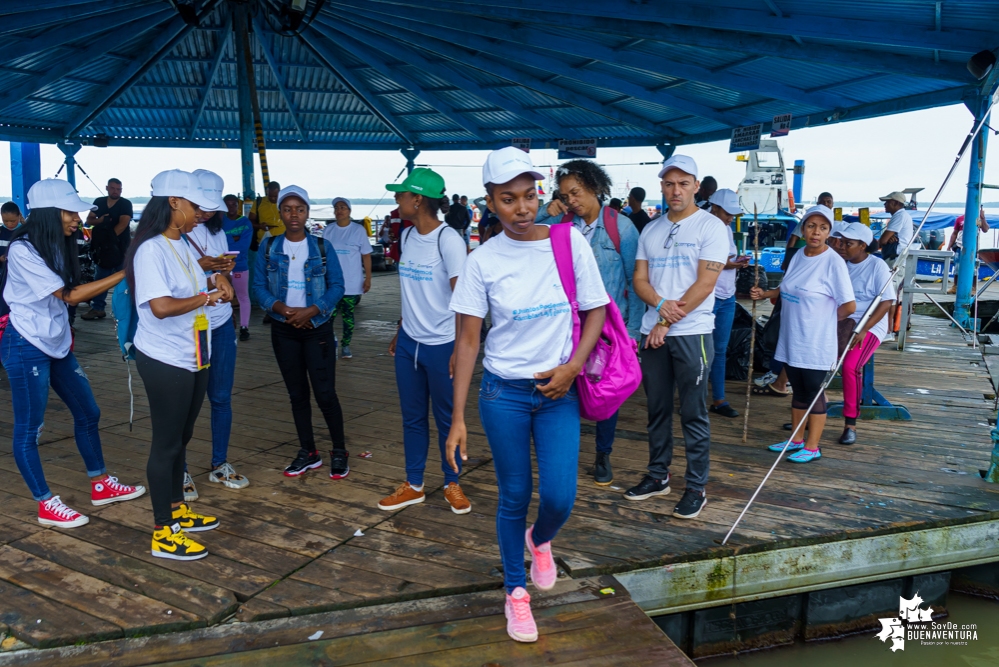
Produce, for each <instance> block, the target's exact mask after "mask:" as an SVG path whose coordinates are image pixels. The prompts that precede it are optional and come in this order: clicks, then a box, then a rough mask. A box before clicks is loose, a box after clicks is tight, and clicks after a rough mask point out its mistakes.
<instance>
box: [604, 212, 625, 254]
mask: <svg viewBox="0 0 999 667" xmlns="http://www.w3.org/2000/svg"><path fill="white" fill-rule="evenodd" d="M604 229H606V230H607V236H609V237H610V240H611V243H613V244H614V250H617V254H619V255H620V254H621V232H620V230H618V228H617V211H615V210H614V209H612V208H611V207H610V206H604Z"/></svg>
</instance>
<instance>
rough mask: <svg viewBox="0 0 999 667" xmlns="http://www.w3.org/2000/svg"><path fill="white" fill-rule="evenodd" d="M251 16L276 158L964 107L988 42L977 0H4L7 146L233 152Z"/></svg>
mask: <svg viewBox="0 0 999 667" xmlns="http://www.w3.org/2000/svg"><path fill="white" fill-rule="evenodd" d="M178 2H180V3H184V2H194V5H195V7H196V8H197V10H198V11H199V16H200V21H199V23H198V25H197V26H190V25H185V24H184V23H183V21H182V20H181V19H180V17H179V16H178V12H177V10H176V4H177V3H178ZM247 3H248V4H249V7H250V11H251V15H252V20H251V24H252V33H251V39H250V43H251V51H252V56H253V62H254V65H253V74H254V80H255V83H256V87H257V93H258V100H259V105H260V109H261V114H262V124H263V128H264V136H265V139H266V141H267V143H268V145H269V146H271V147H276V148H281V147H296V148H299V147H315V148H337V147H341V148H363V147H365V146H369V147H372V148H403V147H407V146H415V147H418V148H423V149H442V148H472V147H494V146H497V145H502V144H504V143H506V142H508V141H509V139H510V138H512V137H531V138H532V139H533V140H534V141H536V142H538V143H539V144H544V143H549V142H555V141H557V140H558V139H562V138H584V137H594V138H597V139H598V143H599V144H601V145H637V144H654V143H672V144H689V143H697V142H702V141H710V140H715V139H719V138H723V137H725V136H727V135H728V133H729V132H730V131H731V128H732V127H735V126H739V125H745V124H750V123H757V122H759V123H763V124H764V125H766V124H768V123H769V122H770V120H771V119H772V117H773V116H774V115H775V114H779V113H792V114H794V116H795V121H794V126H795V127H807V126H816V125H822V124H826V123H830V122H839V121H841V120H852V119H856V118H864V117H870V116H876V115H884V114H887V113H895V112H900V111H905V110H910V109H917V108H925V107H926V106H936V105H942V104H949V103H955V102H960V101H961V100H962V99H965V98H967V97H969V96H971V95H973V94H974V93H975V92H976V90H977V89H978V85H979V84H978V83H977V82H976V81H974V80H973V79H972V77H971V75H970V74H968V72H967V70H966V69H965V67H964V63H965V62H966V61H967V59H968V57H969V56H971V55H972V54H973V53H975V52H977V51H980V50H983V49H991V50H994V49H996V48H997V47H999V2H980V1H975V0H947V1H946V2H943V3H940V2H931V1H929V0H876V1H866V0H828V1H824V2H815V1H813V0H713V1H705V2H698V1H686V2H678V1H675V0H661V1H660V0H571V1H567V2H549V3H542V4H539V3H537V2H536V1H535V0H447V1H435V2H434V3H433V4H432V7H431V8H430V10H428V4H427V3H426V2H425V0H308V8H307V18H306V20H305V22H304V24H303V27H302V28H301V29H299V30H297V31H294V32H291V31H287V30H283V29H282V27H281V19H280V17H279V10H280V8H281V7H282V6H283V5H285V4H286V0H240V2H236V1H235V0H171V1H169V2H168V1H167V0H92V2H89V3H84V4H81V3H79V2H67V3H66V4H65V6H62V7H60V6H59V3H56V2H49V3H46V4H45V6H44V7H43V8H42V9H36V7H35V6H34V5H35V4H36V3H33V2H32V0H4V1H3V2H2V3H0V38H2V39H0V139H6V140H32V141H48V142H57V141H62V140H70V141H81V140H82V141H89V140H91V139H92V138H93V137H94V136H96V135H99V134H105V135H107V136H108V138H109V140H110V141H111V143H113V144H114V145H170V146H183V145H198V146H204V145H215V146H218V145H223V144H225V145H229V146H231V145H232V143H233V142H236V141H238V139H239V129H238V119H239V114H238V95H237V91H236V86H237V67H243V66H244V65H243V63H242V62H240V63H237V62H236V58H237V55H236V49H235V46H234V37H236V35H234V32H233V27H232V26H233V25H234V21H233V17H232V13H233V11H234V8H235V7H238V6H246V4H247ZM314 10H315V14H313V11H314Z"/></svg>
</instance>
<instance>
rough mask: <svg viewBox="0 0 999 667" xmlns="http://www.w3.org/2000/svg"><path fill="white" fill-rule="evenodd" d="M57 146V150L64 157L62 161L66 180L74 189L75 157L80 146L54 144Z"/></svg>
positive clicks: (61, 143) (62, 143)
mask: <svg viewBox="0 0 999 667" xmlns="http://www.w3.org/2000/svg"><path fill="white" fill-rule="evenodd" d="M56 145H57V146H59V150H61V151H62V154H63V155H65V156H66V159H65V160H64V162H65V164H66V180H67V181H69V184H70V185H72V186H73V187H74V188H75V187H76V157H75V155H76V154H77V153H79V152H80V148H81V146H80V145H79V144H67V143H64V142H60V143H58V144H56Z"/></svg>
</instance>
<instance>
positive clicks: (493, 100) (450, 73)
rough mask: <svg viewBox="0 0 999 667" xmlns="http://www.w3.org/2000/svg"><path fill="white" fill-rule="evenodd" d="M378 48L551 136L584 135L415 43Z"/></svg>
mask: <svg viewBox="0 0 999 667" xmlns="http://www.w3.org/2000/svg"><path fill="white" fill-rule="evenodd" d="M317 20H318V22H320V23H323V24H324V25H327V26H329V27H332V28H335V27H336V26H337V25H340V24H335V23H331V22H329V21H328V19H326V18H325V17H323V16H320V17H318V18H317ZM351 30H352V31H353V32H360V33H362V34H364V35H367V36H368V37H369V38H370V39H372V40H375V39H377V38H378V34H377V33H375V32H371V31H370V30H367V29H365V28H361V27H352V29H351ZM402 44H407V46H409V48H405V47H403V46H401V45H402ZM378 48H379V49H381V50H382V51H384V52H385V53H387V54H389V55H390V56H392V57H393V58H395V59H396V60H400V61H402V62H406V63H410V64H411V65H415V66H417V67H419V68H421V69H423V70H425V71H427V72H429V73H430V74H433V75H434V76H437V77H439V78H441V79H444V80H446V81H449V82H451V83H453V84H454V85H455V86H457V87H459V88H461V89H462V90H464V91H465V92H466V93H468V94H469V95H474V96H476V97H479V98H481V99H483V100H485V101H486V102H489V103H490V104H493V105H495V106H497V107H499V108H500V109H504V110H506V111H509V112H511V113H514V114H516V115H517V116H519V117H520V118H522V119H524V120H527V121H529V122H532V123H534V124H535V125H537V126H538V127H539V128H541V129H543V130H546V131H548V132H550V133H551V135H552V136H553V137H562V138H579V137H580V136H581V135H580V134H579V132H578V131H577V130H575V129H574V128H571V127H566V126H564V125H559V124H558V123H556V122H555V121H554V120H552V119H550V118H548V117H547V116H544V115H543V114H540V113H538V112H537V111H536V110H534V109H530V108H528V107H526V106H524V105H522V104H521V103H520V102H517V101H515V100H512V99H510V98H508V97H504V96H502V95H500V94H498V93H496V92H494V91H493V90H490V89H489V88H488V87H485V86H482V85H481V84H477V83H476V82H474V81H472V80H471V79H468V78H467V77H465V76H464V75H463V74H461V73H460V72H459V71H458V70H457V69H456V68H455V67H454V66H452V65H449V64H448V63H449V61H447V60H439V61H437V62H430V61H429V60H428V59H426V58H424V57H423V56H422V55H421V54H420V53H419V52H418V51H417V50H416V49H414V48H413V47H412V43H411V42H402V41H399V42H397V41H394V40H384V39H380V40H378Z"/></svg>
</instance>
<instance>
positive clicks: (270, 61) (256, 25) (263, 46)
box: [253, 17, 308, 141]
mask: <svg viewBox="0 0 999 667" xmlns="http://www.w3.org/2000/svg"><path fill="white" fill-rule="evenodd" d="M253 29H254V32H255V33H256V36H257V43H258V44H260V50H261V51H263V52H264V59H265V60H266V61H267V66H268V67H270V68H271V72H273V73H274V80H275V81H277V85H278V90H279V91H280V92H281V98H282V99H283V100H284V103H285V104H286V105H288V113H289V115H291V120H292V122H293V123H294V124H295V129H296V130H298V136H300V137H301V138H302V141H308V135H307V134H306V132H305V129H304V128H303V127H302V123H301V121H300V120H299V118H298V107H296V106H295V103H294V102H293V101H292V98H291V94H290V93H289V92H288V90H287V88H285V85H284V81H282V80H281V71H280V70H279V69H278V63H277V60H276V59H275V58H274V54H273V53H271V48H270V47H269V46H268V45H267V40H266V39H265V38H264V31H263V30H262V29H261V26H260V22H259V21H258V20H257V18H256V17H254V18H253ZM259 91H260V89H259V88H257V92H259Z"/></svg>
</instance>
